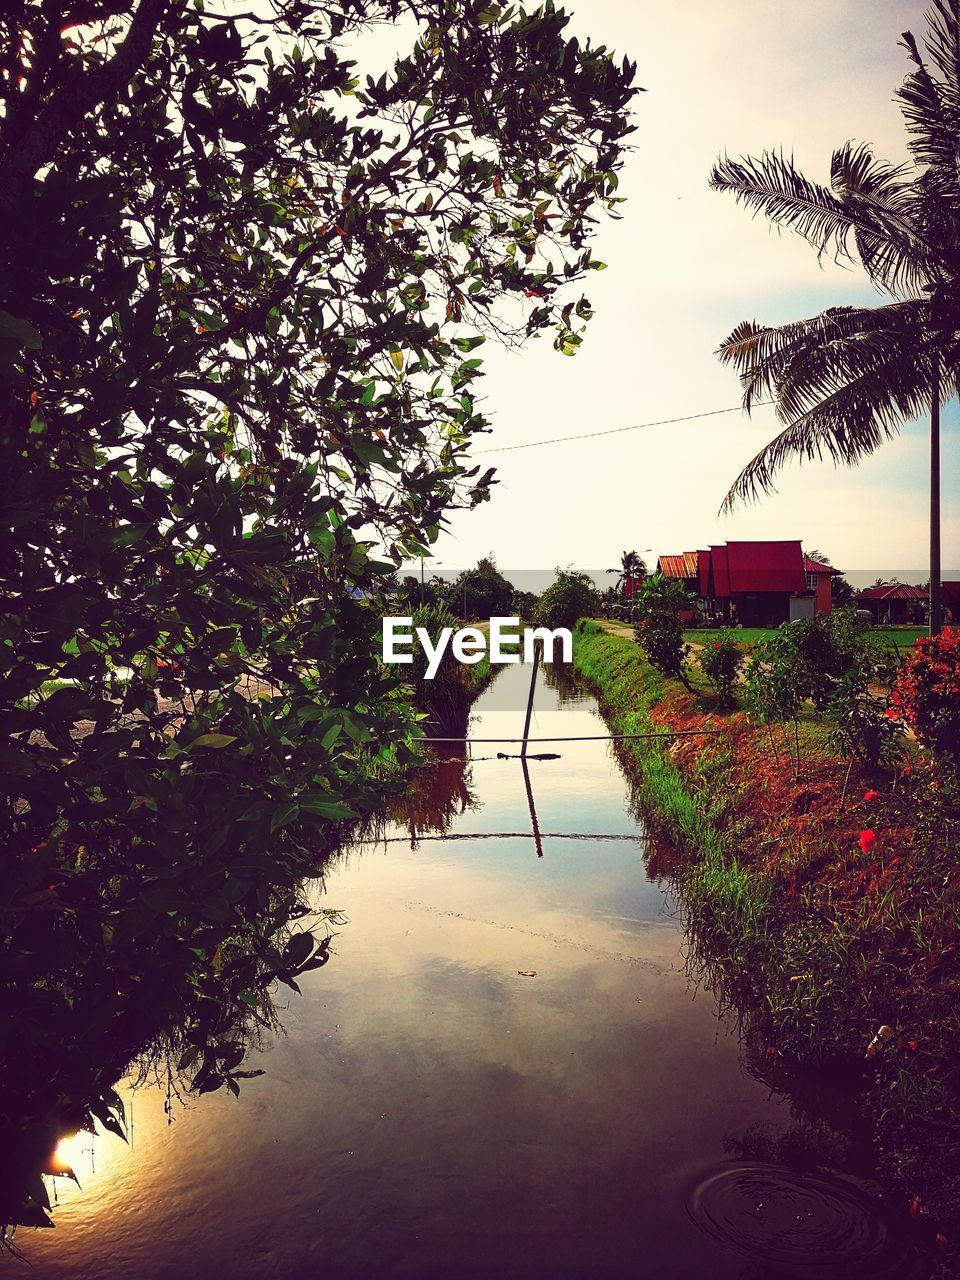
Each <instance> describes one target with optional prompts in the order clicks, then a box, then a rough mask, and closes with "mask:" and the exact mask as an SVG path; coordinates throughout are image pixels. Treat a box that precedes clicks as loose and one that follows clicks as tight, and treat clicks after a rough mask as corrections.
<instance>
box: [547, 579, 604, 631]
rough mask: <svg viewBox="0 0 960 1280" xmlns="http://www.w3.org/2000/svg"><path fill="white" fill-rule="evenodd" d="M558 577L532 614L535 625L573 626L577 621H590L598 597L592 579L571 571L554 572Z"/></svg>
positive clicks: (595, 608)
mask: <svg viewBox="0 0 960 1280" xmlns="http://www.w3.org/2000/svg"><path fill="white" fill-rule="evenodd" d="M556 573H557V577H556V580H555V581H554V582H552V583H551V584H550V586H549V587H547V589H546V591H544V592H543V594H542V595H541V597H540V599H539V600H538V601H537V607H536V609H535V610H534V613H533V620H534V622H536V624H537V625H538V626H545V627H571V628H572V627H574V626H576V623H577V621H578V619H580V618H590V617H592V616H593V614H594V613H595V612H596V610H597V605H598V603H599V598H598V596H597V590H596V587H595V586H594V583H593V579H592V578H590V577H588V575H587V574H585V573H576V572H574V571H573V570H571V569H557V571H556Z"/></svg>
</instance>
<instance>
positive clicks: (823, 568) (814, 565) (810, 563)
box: [803, 556, 840, 573]
mask: <svg viewBox="0 0 960 1280" xmlns="http://www.w3.org/2000/svg"><path fill="white" fill-rule="evenodd" d="M803 572H804V573H840V570H839V569H835V568H834V567H833V565H832V564H823V563H822V562H821V561H819V560H811V559H810V557H809V556H804V557H803Z"/></svg>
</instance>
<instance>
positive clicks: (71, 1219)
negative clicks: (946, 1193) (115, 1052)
mask: <svg viewBox="0 0 960 1280" xmlns="http://www.w3.org/2000/svg"><path fill="white" fill-rule="evenodd" d="M527 680H528V674H527V673H526V672H524V671H523V670H522V669H514V670H508V671H507V672H505V673H504V675H503V677H501V681H500V682H498V684H499V685H500V686H501V687H500V688H499V689H498V687H497V686H496V685H495V686H494V687H493V688H492V689H491V691H490V695H489V696H487V697H485V699H484V701H483V703H482V705H481V707H480V708H479V711H480V719H479V721H478V723H477V725H476V734H477V736H486V737H497V736H503V737H508V736H510V737H513V736H517V730H518V728H519V723H520V722H521V717H522V706H523V699H522V697H518V696H516V695H517V692H518V690H519V689H520V688H523V690H524V691H525V688H526V684H527ZM511 681H515V682H516V683H517V688H514V689H511V687H510V682H511ZM542 690H543V697H542V700H540V699H538V703H537V711H536V727H537V730H538V731H539V733H540V734H541V735H542V736H550V735H552V734H564V733H566V734H571V735H575V734H585V733H590V732H600V731H601V729H600V725H599V722H598V721H597V719H596V708H595V704H594V703H593V702H592V700H591V699H586V698H584V697H583V695H582V693H579V692H576V693H574V691H573V690H571V689H570V688H569V687H566V688H561V687H560V682H558V680H557V678H556V672H554V673H552V674H551V676H550V677H548V680H547V682H546V684H545V686H542ZM494 695H496V696H494ZM484 750H485V749H484ZM558 750H559V751H560V759H558V760H552V761H543V762H530V763H529V764H528V766H527V769H526V777H525V776H524V769H523V767H522V765H521V762H519V761H517V760H497V759H496V758H493V757H491V758H474V759H472V760H470V759H466V758H460V759H454V760H451V759H449V758H448V759H445V760H443V761H442V762H441V763H440V764H439V766H438V767H437V769H436V770H435V771H433V770H431V771H429V772H424V773H423V774H421V775H418V777H417V778H415V779H414V780H413V782H412V783H411V788H410V792H409V794H408V796H407V797H406V803H403V804H397V805H394V806H391V809H390V812H389V815H388V822H387V824H386V826H385V827H384V829H383V831H382V832H379V833H375V834H377V835H378V836H380V837H382V838H383V839H384V840H387V841H391V842H390V843H383V842H382V841H381V843H379V844H378V843H377V842H376V841H375V840H373V839H372V838H370V842H369V843H363V844H358V845H357V846H356V847H353V848H350V849H347V850H345V851H344V852H343V853H342V854H340V855H339V856H338V857H336V858H335V859H334V860H333V862H332V863H331V864H330V865H329V866H328V867H327V869H326V872H325V876H324V881H323V883H322V884H320V883H317V884H316V885H314V886H310V887H308V891H307V892H308V898H309V905H310V906H312V907H313V908H315V909H321V908H324V909H333V908H338V909H341V910H342V911H344V912H345V916H344V917H341V918H342V919H344V920H346V919H347V918H348V922H345V923H344V924H343V925H342V926H341V927H340V928H339V929H338V931H337V933H336V936H335V938H334V940H333V942H332V944H331V950H332V951H333V952H334V953H335V961H334V963H332V964H330V965H329V966H327V967H326V968H325V969H323V970H322V972H316V973H306V974H305V975H304V976H303V978H302V980H300V981H299V986H300V988H301V990H302V996H300V997H297V996H293V997H291V998H290V1000H289V1002H284V1000H282V999H280V1000H278V1004H277V1010H276V1014H277V1017H278V1019H279V1021H280V1022H282V1023H283V1025H284V1027H285V1030H286V1034H285V1035H279V1034H267V1035H265V1036H264V1037H263V1042H262V1044H261V1046H260V1048H259V1049H256V1050H255V1051H253V1052H251V1053H249V1054H248V1056H247V1058H246V1060H245V1062H244V1069H248V1070H260V1069H263V1070H265V1071H266V1074H265V1075H264V1076H262V1077H260V1078H259V1079H257V1080H255V1081H253V1082H251V1084H250V1086H249V1087H248V1088H245V1089H244V1091H243V1095H242V1097H241V1099H240V1101H239V1102H234V1100H233V1099H231V1098H230V1097H229V1096H227V1095H225V1094H224V1093H223V1091H220V1092H218V1093H212V1094H210V1095H207V1096H205V1097H203V1098H201V1099H199V1100H197V1101H196V1102H193V1103H191V1104H190V1105H189V1106H187V1107H185V1108H175V1109H174V1117H175V1123H174V1124H172V1125H168V1123H167V1119H168V1117H167V1115H166V1114H165V1111H164V1107H165V1104H166V1102H167V1098H166V1094H165V1091H164V1090H163V1089H143V1090H141V1091H140V1092H139V1093H138V1095H137V1100H136V1123H135V1127H134V1141H133V1144H132V1146H131V1147H130V1148H125V1147H123V1146H122V1145H121V1144H120V1143H119V1142H118V1141H116V1140H114V1139H108V1140H104V1141H103V1142H100V1143H98V1144H97V1153H96V1162H95V1168H94V1169H92V1170H90V1171H89V1172H87V1171H84V1172H81V1174H80V1177H81V1182H83V1192H82V1194H81V1193H80V1192H78V1191H77V1189H76V1188H75V1187H73V1186H72V1185H71V1186H65V1187H63V1188H61V1204H60V1207H59V1208H58V1210H57V1214H56V1217H57V1222H58V1228H59V1229H58V1231H57V1232H55V1233H44V1234H43V1235H38V1236H37V1237H28V1238H27V1245H28V1248H29V1254H30V1257H31V1259H32V1260H33V1261H35V1262H36V1263H37V1265H38V1268H39V1270H40V1273H41V1274H42V1275H43V1276H45V1277H46V1276H49V1277H51V1278H53V1280H67V1277H69V1278H70V1280H106V1278H107V1277H111V1278H113V1277H116V1276H136V1277H138V1280H166V1278H167V1277H173V1276H178V1277H179V1276H186V1277H192V1276H198V1277H199V1276H206V1275H210V1274H216V1273H217V1272H219V1271H225V1270H229V1272H230V1274H231V1277H232V1278H235V1280H248V1278H249V1280H269V1278H271V1277H278V1278H279V1277H289V1276H292V1275H298V1274H306V1275H313V1274H319V1273H320V1272H321V1271H327V1272H329V1274H331V1275H335V1276H336V1277H337V1278H338V1280H353V1278H356V1280H360V1278H361V1277H363V1278H364V1280H366V1278H368V1277H371V1276H377V1277H378V1278H379V1277H390V1278H393V1277H397V1278H400V1277H417V1278H418V1280H433V1278H434V1277H436V1278H437V1280H440V1278H441V1277H443V1278H444V1280H447V1278H448V1277H453V1278H454V1280H461V1278H462V1280H472V1278H473V1277H480V1276H483V1277H488V1276H490V1275H496V1276H497V1277H506V1278H515V1280H540V1278H541V1277H543V1276H551V1277H571V1278H572V1277H577V1278H578V1280H582V1278H583V1277H591V1280H592V1278H593V1277H598V1278H600V1280H607V1278H609V1280H613V1278H614V1277H617V1278H619V1277H624V1276H633V1275H650V1276H657V1277H665V1278H667V1280H687V1278H689V1277H700V1276H711V1277H718V1278H719V1280H746V1278H747V1277H749V1278H751V1280H760V1278H761V1277H766V1278H767V1280H771V1278H772V1280H775V1278H776V1277H778V1276H782V1275H786V1274H790V1272H789V1271H784V1269H783V1268H784V1266H792V1265H793V1262H794V1258H795V1255H796V1252H797V1250H796V1249H795V1248H794V1246H795V1245H798V1244H799V1242H801V1241H803V1240H807V1241H808V1242H810V1241H813V1244H812V1246H811V1249H810V1252H811V1254H813V1255H815V1256H816V1257H817V1269H816V1270H815V1271H814V1272H812V1274H816V1275H818V1276H822V1277H827V1276H831V1275H836V1276H838V1277H839V1276H841V1275H845V1274H851V1268H855V1267H857V1266H859V1265H860V1263H861V1262H862V1261H864V1260H867V1259H869V1260H870V1263H871V1266H872V1267H873V1268H874V1271H875V1273H876V1274H880V1275H890V1276H893V1275H898V1276H904V1277H906V1276H913V1275H914V1274H916V1272H915V1270H914V1265H915V1264H914V1261H913V1259H912V1258H911V1256H910V1251H909V1248H908V1247H905V1246H904V1238H903V1236H902V1233H901V1232H900V1230H899V1227H898V1226H896V1225H891V1224H892V1223H894V1219H893V1217H892V1216H891V1215H889V1214H888V1213H887V1212H886V1210H885V1208H884V1206H883V1204H882V1202H878V1200H877V1198H876V1196H875V1194H874V1193H873V1192H872V1190H871V1189H869V1188H865V1187H864V1186H863V1185H862V1184H861V1183H860V1182H856V1181H851V1180H850V1178H851V1169H852V1168H853V1167H854V1166H855V1165H857V1162H858V1160H859V1157H860V1154H861V1152H860V1148H859V1146H858V1142H859V1138H858V1135H857V1134H856V1132H855V1130H854V1128H853V1126H852V1124H850V1123H849V1121H848V1120H844V1119H843V1117H844V1116H847V1117H849V1115H850V1114H851V1111H852V1109H851V1107H850V1105H849V1094H847V1093H843V1091H842V1090H840V1089H834V1090H833V1091H832V1092H831V1090H830V1089H827V1088H825V1087H824V1081H822V1080H821V1081H815V1080H814V1081H813V1082H812V1083H808V1084H804V1083H803V1081H807V1082H810V1080H811V1077H810V1076H809V1074H807V1075H803V1073H798V1074H797V1077H796V1078H793V1077H791V1075H790V1074H789V1072H790V1070H791V1068H789V1066H788V1065H786V1064H783V1063H781V1062H777V1061H775V1060H771V1059H770V1058H769V1057H768V1056H767V1054H766V1051H765V1046H763V1045H762V1044H759V1043H756V1044H753V1043H751V1042H750V1041H749V1040H748V1041H747V1043H746V1044H745V1045H744V1046H743V1047H742V1046H741V1044H740V1042H739V1039H738V1037H737V1035H736V1034H735V1028H734V1027H733V1026H732V1025H731V1024H729V1023H727V1024H724V1023H722V1022H718V1019H717V1005H716V1003H715V1001H714V999H713V998H712V996H710V995H709V994H706V993H704V992H703V991H699V992H698V991H697V989H696V988H695V987H693V986H692V985H691V983H690V981H689V978H688V974H687V972H686V962H685V954H684V938H683V931H682V927H681V922H680V920H679V918H678V913H677V909H676V904H675V903H674V901H673V899H672V897H671V895H670V891H669V885H668V884H667V883H666V882H658V880H657V879H656V878H654V877H653V876H651V875H650V874H649V872H648V871H647V869H646V866H645V860H646V859H649V858H650V856H651V854H652V853H653V847H652V846H651V845H650V844H649V843H648V842H647V840H646V837H645V833H644V832H643V830H642V828H638V825H637V822H636V819H635V817H634V816H633V814H632V812H631V803H630V796H629V792H628V788H627V787H626V786H625V784H624V781H623V777H622V774H621V773H620V771H619V769H618V766H617V761H616V757H615V756H614V754H613V753H612V752H611V751H610V750H609V749H608V748H607V746H605V744H603V743H600V742H580V743H567V744H563V746H562V747H561V748H558ZM496 831H512V832H517V833H523V834H522V835H520V834H518V835H516V836H513V837H507V838H498V839H488V838H485V837H486V836H488V835H489V834H490V833H491V832H496ZM576 833H586V834H587V835H588V837H590V838H587V839H583V840H571V839H561V838H559V836H560V835H570V834H576ZM428 836H437V837H442V838H438V839H427V838H426V837H428ZM453 837H456V838H453ZM541 851H542V853H543V855H544V856H543V857H536V856H534V854H535V852H541ZM528 975H535V976H528ZM745 1066H746V1069H744V1068H745ZM801 1076H802V1080H801ZM841 1099H845V1100H846V1101H845V1104H844V1103H843V1102H842V1100H841ZM834 1111H836V1113H837V1116H839V1120H837V1116H835V1115H834ZM835 1121H836V1122H835ZM800 1151H803V1152H804V1153H805V1154H804V1156H803V1158H800V1157H798V1156H797V1154H796V1153H797V1152H800ZM838 1185H839V1187H840V1190H838ZM848 1187H849V1188H855V1189H856V1193H855V1194H854V1191H852V1190H851V1191H849V1193H848V1190H847V1188H848ZM757 1192H759V1193H761V1198H762V1196H763V1195H765V1196H767V1197H768V1200H769V1202H770V1203H773V1201H774V1200H775V1202H776V1208H775V1210H774V1211H773V1212H771V1213H770V1214H768V1215H767V1217H766V1218H765V1219H764V1221H763V1222H762V1223H761V1225H760V1226H757V1223H756V1220H755V1219H754V1218H751V1217H750V1212H751V1210H750V1204H749V1201H750V1196H751V1195H753V1194H754V1193H757ZM764 1203H767V1202H766V1201H765V1202H764ZM791 1204H795V1205H796V1206H797V1209H796V1212H797V1213H800V1214H801V1215H808V1216H807V1217H806V1219H805V1221H806V1223H807V1225H806V1226H805V1227H804V1228H803V1230H801V1229H800V1227H798V1228H797V1230H796V1231H794V1230H793V1229H792V1228H790V1226H789V1222H788V1221H787V1219H786V1217H785V1214H786V1210H787V1208H789V1206H790V1205H791ZM823 1206H826V1207H825V1208H824V1207H823ZM878 1222H879V1223H880V1224H881V1226H882V1230H879V1229H878V1228H877V1225H876V1224H877V1223H878ZM848 1228H849V1232H850V1234H851V1236H853V1237H854V1238H855V1242H856V1247H854V1245H853V1244H848V1243H846V1242H844V1243H842V1244H841V1245H840V1246H838V1247H837V1249H836V1251H835V1252H836V1257H835V1260H834V1261H835V1263H836V1265H834V1262H832V1261H831V1259H830V1257H829V1256H828V1255H829V1251H830V1248H833V1245H832V1244H831V1245H830V1246H829V1248H825V1247H821V1246H822V1244H823V1241H825V1240H829V1241H834V1240H836V1239H837V1238H838V1233H839V1234H842V1233H843V1231H844V1230H847V1229H848ZM22 1243H23V1241H22V1239H21V1244H22ZM785 1250H793V1253H791V1254H790V1255H789V1256H786V1255H785V1253H784V1251H785ZM785 1256H786V1261H785ZM891 1267H892V1268H893V1269H892V1270H891ZM883 1268H886V1270H884V1269H883ZM853 1274H857V1272H856V1271H855V1270H853Z"/></svg>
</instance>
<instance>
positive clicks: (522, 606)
mask: <svg viewBox="0 0 960 1280" xmlns="http://www.w3.org/2000/svg"><path fill="white" fill-rule="evenodd" d="M539 599H540V597H539V596H538V595H536V593H535V592H533V591H514V593H513V600H512V601H511V603H510V615H511V616H512V617H518V618H523V619H524V620H525V621H528V622H529V621H530V619H531V618H532V617H533V615H534V611H535V610H536V607H537V601H538V600H539Z"/></svg>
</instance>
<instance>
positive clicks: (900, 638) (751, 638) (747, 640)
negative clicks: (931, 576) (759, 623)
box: [683, 627, 927, 650]
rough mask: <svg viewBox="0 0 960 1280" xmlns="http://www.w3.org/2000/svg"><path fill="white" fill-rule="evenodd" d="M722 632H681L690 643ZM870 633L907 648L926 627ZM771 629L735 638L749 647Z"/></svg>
mask: <svg viewBox="0 0 960 1280" xmlns="http://www.w3.org/2000/svg"><path fill="white" fill-rule="evenodd" d="M722 634H723V632H722V631H720V630H719V629H712V628H706V627H705V628H703V629H694V630H692V631H685V632H684V633H683V638H684V640H687V641H689V642H690V644H709V643H710V642H711V641H712V640H716V639H717V637H718V636H720V635H722ZM870 634H871V635H872V636H874V637H875V638H876V639H877V640H879V641H880V642H881V643H882V644H886V645H896V647H897V648H898V649H901V650H905V649H909V648H910V646H911V645H912V644H913V643H914V642H915V641H916V639H917V637H918V636H925V635H926V634H927V628H926V627H871V628H870ZM772 635H773V631H772V630H770V629H768V628H764V627H743V628H742V629H740V630H738V631H737V632H736V636H737V639H738V640H739V641H740V642H741V644H743V645H745V646H746V648H748V649H750V648H752V647H753V645H755V644H756V643H757V641H758V640H766V639H767V637H768V636H772Z"/></svg>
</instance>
